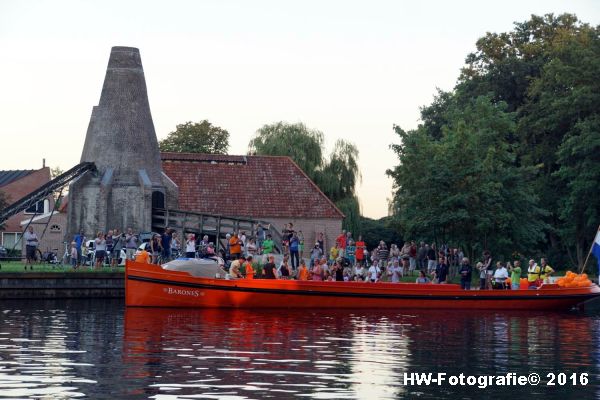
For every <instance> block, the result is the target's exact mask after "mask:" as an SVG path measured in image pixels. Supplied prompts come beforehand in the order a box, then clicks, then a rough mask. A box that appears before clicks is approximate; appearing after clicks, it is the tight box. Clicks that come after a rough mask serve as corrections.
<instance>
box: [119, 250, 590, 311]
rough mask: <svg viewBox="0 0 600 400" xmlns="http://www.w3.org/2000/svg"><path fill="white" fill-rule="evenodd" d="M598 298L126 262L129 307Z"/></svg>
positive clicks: (586, 290)
mask: <svg viewBox="0 0 600 400" xmlns="http://www.w3.org/2000/svg"><path fill="white" fill-rule="evenodd" d="M598 296H600V288H598V286H596V285H592V286H589V287H577V288H560V287H558V285H554V284H551V285H550V284H548V285H542V286H541V287H540V288H539V289H536V290H461V289H460V287H459V286H458V285H453V284H450V285H447V284H445V285H432V284H425V285H419V284H413V283H366V282H317V281H293V280H269V279H237V280H225V279H213V278H202V277H195V276H192V275H191V274H189V273H187V272H183V271H170V270H165V269H163V268H161V267H160V266H157V265H151V264H140V263H136V262H131V261H127V265H126V284H125V299H126V300H125V301H126V304H127V305H128V306H150V307H226V308H352V309H357V308H425V309H427V308H432V309H441V308H445V309H513V310H516V309H527V310H565V309H569V308H571V307H573V306H576V305H578V304H580V303H582V302H584V301H586V300H589V299H592V298H594V297H598Z"/></svg>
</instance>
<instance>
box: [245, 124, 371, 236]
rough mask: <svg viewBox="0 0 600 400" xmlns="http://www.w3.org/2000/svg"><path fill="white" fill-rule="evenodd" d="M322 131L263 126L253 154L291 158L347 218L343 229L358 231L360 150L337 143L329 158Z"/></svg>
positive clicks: (252, 147)
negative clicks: (326, 155) (325, 155)
mask: <svg viewBox="0 0 600 400" xmlns="http://www.w3.org/2000/svg"><path fill="white" fill-rule="evenodd" d="M323 138H324V136H323V132H321V131H319V130H316V129H310V128H308V127H307V126H306V125H304V124H303V123H301V122H299V123H295V124H289V123H287V122H276V123H274V124H269V125H264V126H263V127H262V128H260V129H259V130H258V131H257V132H256V135H255V136H254V137H253V138H252V140H251V141H250V143H249V145H248V148H249V152H250V154H261V155H272V156H289V157H290V158H291V159H292V160H294V162H296V164H298V166H299V167H300V168H302V170H303V171H304V172H305V173H306V175H308V177H309V178H310V179H312V180H313V181H314V182H315V184H316V185H317V186H319V188H320V189H321V190H322V191H323V193H325V195H326V196H327V197H329V198H330V199H331V201H333V202H334V203H335V204H336V206H337V207H338V208H339V209H340V210H341V211H342V212H343V213H344V215H346V218H345V219H344V223H343V225H344V228H345V229H348V230H350V231H352V232H358V231H359V227H360V204H359V202H358V197H357V196H356V185H357V183H358V182H359V181H360V179H361V175H360V171H359V168H358V148H357V147H356V146H355V145H354V144H352V143H349V142H347V141H345V140H341V139H340V140H338V141H336V143H335V146H334V148H333V151H332V152H331V154H330V155H329V157H328V158H327V159H325V157H324V156H323V154H324V143H323V142H324V140H323Z"/></svg>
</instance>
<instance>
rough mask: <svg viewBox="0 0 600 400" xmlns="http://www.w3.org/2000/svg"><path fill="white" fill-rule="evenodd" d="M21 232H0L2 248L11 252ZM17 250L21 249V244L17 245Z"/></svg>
mask: <svg viewBox="0 0 600 400" xmlns="http://www.w3.org/2000/svg"><path fill="white" fill-rule="evenodd" d="M21 235H22V234H21V232H2V246H4V247H5V248H6V249H7V250H11V249H12V248H13V247H14V246H15V243H17V241H18V240H19V238H20V237H21ZM17 248H18V249H19V250H20V249H21V243H20V242H19V244H18V245H17Z"/></svg>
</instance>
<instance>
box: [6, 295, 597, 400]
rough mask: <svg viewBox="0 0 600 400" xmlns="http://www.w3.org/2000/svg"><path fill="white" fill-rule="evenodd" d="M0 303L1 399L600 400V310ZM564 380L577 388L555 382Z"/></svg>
mask: <svg viewBox="0 0 600 400" xmlns="http://www.w3.org/2000/svg"><path fill="white" fill-rule="evenodd" d="M1 309H2V310H1V313H0V399H3V398H41V399H70V398H92V399H102V398H114V399H137V398H155V399H175V398H182V399H198V398H227V399H244V398H252V399H263V398H297V399H302V398H313V399H340V398H369V399H376V398H380V399H384V398H404V397H411V398H414V397H418V398H423V399H430V398H431V399H434V398H435V399H444V398H448V399H449V398H452V399H455V398H465V399H467V398H499V399H500V398H507V399H518V398H521V397H525V396H528V397H530V396H532V397H541V396H542V395H543V396H544V398H545V399H563V398H578V399H590V398H600V389H599V387H598V382H599V379H600V352H599V350H598V349H599V340H598V337H599V333H600V314H598V313H593V312H591V313H590V312H588V313H523V312H511V313H497V312H482V311H475V312H473V311H469V312H466V311H465V312H448V311H443V312H441V311H440V312H435V311H432V312H423V311H362V310H361V311H355V312H352V311H331V310H323V311H306V310H305V311H286V310H268V311H246V310H182V309H141V308H135V309H127V310H126V309H125V307H124V305H123V302H121V301H108V300H81V301H48V302H41V301H28V300H23V301H20V302H6V301H4V302H3V303H2V307H1ZM411 372H419V373H421V372H422V373H429V372H431V373H435V374H437V373H438V372H446V373H447V374H448V375H452V374H455V375H458V374H460V373H463V374H465V375H470V374H471V375H483V374H506V373H508V372H515V373H518V374H525V375H527V374H530V373H533V372H535V373H538V374H539V375H540V376H541V377H542V384H541V385H539V386H519V387H515V386H513V387H497V386H494V387H488V388H487V389H478V388H476V387H461V386H451V385H449V384H448V383H447V382H446V383H444V384H442V385H441V386H438V385H432V386H425V385H405V384H404V383H406V382H404V380H403V379H404V373H411ZM561 372H562V373H566V374H567V375H566V376H567V377H568V379H569V381H568V382H567V384H565V385H564V386H561V385H559V384H558V379H557V380H556V381H555V383H556V384H557V385H556V386H546V385H545V382H546V381H547V378H546V375H547V374H548V373H555V374H558V373H561ZM573 373H575V374H577V375H576V379H577V380H578V381H577V383H578V384H577V385H576V386H573V385H572V382H571V381H570V379H571V374H573ZM583 373H587V374H589V383H588V384H587V385H585V386H583V385H581V384H580V382H579V378H580V377H581V374H583Z"/></svg>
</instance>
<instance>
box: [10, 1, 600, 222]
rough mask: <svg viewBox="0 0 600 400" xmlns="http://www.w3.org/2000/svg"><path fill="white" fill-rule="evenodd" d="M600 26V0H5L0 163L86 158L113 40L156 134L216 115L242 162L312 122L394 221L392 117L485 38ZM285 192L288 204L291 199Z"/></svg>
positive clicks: (365, 199) (454, 73) (31, 165)
mask: <svg viewBox="0 0 600 400" xmlns="http://www.w3.org/2000/svg"><path fill="white" fill-rule="evenodd" d="M563 12H570V13H575V14H576V15H577V16H578V17H579V18H580V19H581V20H582V21H584V22H588V23H590V24H593V25H597V24H599V23H600V2H599V1H597V0H587V1H586V0H572V1H553V0H544V1H526V0H520V1H513V0H505V1H501V2H486V1H481V0H479V1H451V2H450V1H423V0H420V1H415V0H413V1H400V0H397V1H379V0H370V1H360V2H359V1H333V0H332V1H326V0H321V1H310V0H303V1H262V0H253V1H227V0H219V1H200V0H198V1H174V0H171V1H161V2H158V1H125V0H119V1H112V0H103V1H83V0H81V1H60V0H54V1H21V0H15V1H12V0H0V139H1V141H0V149H1V151H0V169H1V170H6V169H35V168H40V167H41V165H42V159H45V160H46V165H49V166H51V167H56V166H58V167H60V168H62V169H63V170H65V169H68V168H71V167H72V166H74V165H76V164H77V163H78V162H79V159H80V157H81V151H82V149H83V142H84V139H85V133H86V130H87V126H88V123H89V118H90V115H91V111H92V107H93V106H94V105H97V104H98V101H99V99H100V91H101V88H102V83H103V81H104V75H105V71H106V65H107V62H108V57H109V54H110V49H111V47H112V46H131V47H137V48H139V49H140V52H141V56H142V63H143V65H144V71H145V75H146V84H147V86H148V96H149V100H150V107H151V110H152V116H153V119H154V126H155V128H156V133H157V136H158V139H159V140H160V139H162V138H164V137H166V136H167V134H168V133H169V132H171V131H173V130H175V126H176V125H177V124H180V123H183V122H186V121H194V122H198V121H201V120H203V119H208V120H209V121H210V122H211V123H213V124H214V125H217V126H220V127H222V128H224V129H227V130H228V131H229V133H230V154H246V153H247V151H248V142H249V141H250V139H251V138H252V136H253V135H254V134H255V132H256V131H257V129H258V128H260V127H261V126H263V125H264V124H268V123H273V122H277V121H287V122H290V123H294V122H299V121H301V122H303V123H305V124H306V125H307V126H308V127H310V128H314V129H318V130H320V131H322V132H323V133H324V135H325V141H326V143H325V144H326V147H327V151H326V153H328V152H329V151H330V150H331V148H332V146H333V144H334V143H335V141H336V140H337V139H339V138H343V139H346V140H349V141H351V142H353V143H355V144H356V145H357V147H358V149H359V151H360V155H359V157H360V168H361V175H362V181H361V183H360V185H359V187H358V188H357V193H358V196H359V199H360V202H361V211H362V213H363V215H365V216H367V217H371V218H380V217H383V216H385V215H387V212H388V211H387V210H388V200H389V199H390V198H391V197H392V181H391V179H389V178H388V177H387V176H386V174H385V171H386V170H387V169H388V168H392V167H393V166H394V165H396V164H397V163H398V159H397V157H396V155H395V154H394V153H393V152H392V150H390V147H389V146H390V144H392V143H397V142H398V137H397V135H395V133H394V131H393V126H394V124H396V125H399V126H401V127H402V128H403V129H405V130H407V129H414V128H416V127H417V126H418V124H419V108H420V107H422V106H424V105H427V104H429V103H430V102H431V101H432V100H433V96H434V95H435V93H436V90H437V88H440V89H442V90H451V89H452V88H453V86H454V84H455V83H456V79H457V77H458V75H459V73H460V68H461V67H462V66H463V65H464V60H465V57H466V56H467V54H468V53H470V52H473V51H474V50H475V43H476V41H477V39H478V38H479V37H481V36H483V35H485V33H486V32H505V31H509V30H511V29H512V27H513V23H514V22H522V21H525V20H528V19H529V17H530V15H531V14H537V15H542V14H546V13H555V14H560V13H563ZM290 196H293V194H292V193H290Z"/></svg>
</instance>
